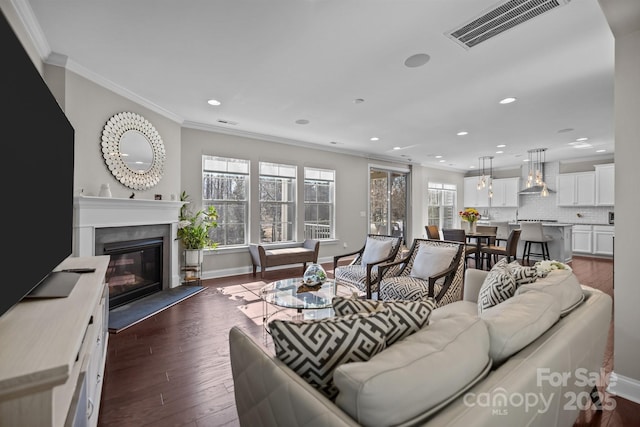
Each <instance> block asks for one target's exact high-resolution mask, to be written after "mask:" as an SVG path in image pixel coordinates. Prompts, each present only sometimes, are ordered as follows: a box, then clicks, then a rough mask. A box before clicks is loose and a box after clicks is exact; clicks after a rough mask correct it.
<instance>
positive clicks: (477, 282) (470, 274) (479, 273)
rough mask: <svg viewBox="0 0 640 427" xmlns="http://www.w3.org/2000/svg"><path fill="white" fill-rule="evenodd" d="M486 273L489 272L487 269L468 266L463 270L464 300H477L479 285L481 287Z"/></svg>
mask: <svg viewBox="0 0 640 427" xmlns="http://www.w3.org/2000/svg"><path fill="white" fill-rule="evenodd" d="M487 274H489V272H488V271H485V270H478V269H475V268H468V269H467V270H466V271H465V272H464V292H463V296H462V298H463V299H464V300H465V301H470V302H478V294H479V293H480V287H482V283H483V282H484V279H485V277H487Z"/></svg>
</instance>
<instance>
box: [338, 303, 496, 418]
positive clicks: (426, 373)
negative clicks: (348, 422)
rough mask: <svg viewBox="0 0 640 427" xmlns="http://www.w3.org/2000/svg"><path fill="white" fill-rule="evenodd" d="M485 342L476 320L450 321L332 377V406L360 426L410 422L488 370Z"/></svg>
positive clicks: (453, 317)
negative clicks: (334, 393) (333, 398)
mask: <svg viewBox="0 0 640 427" xmlns="http://www.w3.org/2000/svg"><path fill="white" fill-rule="evenodd" d="M488 353H489V336H488V333H487V328H486V326H485V325H484V323H483V322H482V321H481V320H480V319H479V318H478V317H477V316H469V315H465V314H458V315H451V316H448V317H445V318H442V319H440V320H439V321H438V322H433V324H430V325H429V326H427V327H426V328H423V329H421V330H420V331H418V332H416V333H414V334H412V335H410V336H408V337H407V338H405V339H404V340H402V341H399V342H397V343H395V344H394V345H393V346H391V347H388V348H387V349H385V350H384V351H383V352H381V353H379V354H377V355H375V356H374V357H372V358H371V360H369V361H368V362H355V363H348V364H343V365H341V366H340V367H339V368H338V369H336V371H335V373H334V381H335V384H336V386H337V387H338V389H339V390H340V393H339V394H338V397H337V398H336V405H338V406H339V407H340V408H341V409H342V410H344V411H345V412H346V413H347V414H349V415H350V416H351V417H352V418H353V419H355V420H356V422H358V423H359V424H362V425H366V426H390V425H398V424H401V423H403V422H406V421H409V420H413V419H414V418H415V417H417V416H419V415H421V414H424V413H425V412H427V411H429V410H430V409H434V408H435V407H437V406H438V405H439V404H441V403H443V402H446V401H447V400H449V399H450V398H451V397H452V396H456V395H458V394H459V393H461V392H463V391H464V390H465V389H466V388H467V387H468V386H469V385H470V384H473V382H474V380H477V379H478V377H481V376H483V375H484V374H485V371H486V369H487V367H488V365H489V364H490V359H489V355H488Z"/></svg>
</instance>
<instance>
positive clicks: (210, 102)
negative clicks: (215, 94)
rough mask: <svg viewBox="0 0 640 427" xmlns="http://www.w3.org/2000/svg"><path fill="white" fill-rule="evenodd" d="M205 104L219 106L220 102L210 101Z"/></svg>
mask: <svg viewBox="0 0 640 427" xmlns="http://www.w3.org/2000/svg"><path fill="white" fill-rule="evenodd" d="M207 104H209V105H220V101H218V100H217V99H210V100H208V101H207Z"/></svg>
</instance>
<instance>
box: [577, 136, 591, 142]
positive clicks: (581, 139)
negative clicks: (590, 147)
mask: <svg viewBox="0 0 640 427" xmlns="http://www.w3.org/2000/svg"><path fill="white" fill-rule="evenodd" d="M588 139H589V138H585V137H582V138H576V141H586V140H588Z"/></svg>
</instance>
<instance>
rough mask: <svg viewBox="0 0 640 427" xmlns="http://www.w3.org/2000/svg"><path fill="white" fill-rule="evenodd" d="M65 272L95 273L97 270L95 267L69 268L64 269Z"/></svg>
mask: <svg viewBox="0 0 640 427" xmlns="http://www.w3.org/2000/svg"><path fill="white" fill-rule="evenodd" d="M62 271H64V272H65V273H93V272H95V271H96V269H95V268H88V267H87V268H67V269H64V270H62Z"/></svg>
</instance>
